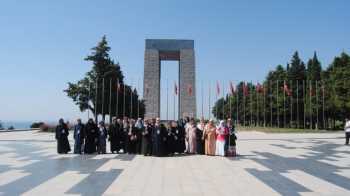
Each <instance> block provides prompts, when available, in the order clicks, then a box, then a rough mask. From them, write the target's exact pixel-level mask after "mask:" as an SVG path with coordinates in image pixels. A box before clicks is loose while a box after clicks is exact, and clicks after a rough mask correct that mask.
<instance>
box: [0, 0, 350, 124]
mask: <svg viewBox="0 0 350 196" xmlns="http://www.w3.org/2000/svg"><path fill="white" fill-rule="evenodd" d="M349 8H350V1H348V0H333V1H316V0H309V1H305V0H294V1H281V0H264V1H261V0H255V1H253V0H245V1H238V0H237V1H236V0H226V1H225V0H222V1H212V0H201V1H194V0H192V1H191V0H176V1H170V0H167V1H166V0H147V1H134V0H128V1H113V0H101V1H83V0H74V1H70V0H60V1H45V0H35V1H23V0H22V1H19V0H2V1H1V3H0V120H2V121H6V120H12V121H13V120H15V121H38V120H42V121H56V120H57V119H58V118H61V117H63V118H65V119H67V120H72V119H75V118H78V117H82V118H86V117H87V113H81V112H80V111H79V109H78V107H77V106H76V105H75V104H74V103H73V102H72V100H71V99H70V98H68V97H67V96H66V95H65V93H64V92H63V90H64V89H65V88H67V82H75V81H77V80H79V79H81V78H82V77H83V76H84V74H85V73H86V72H87V71H89V70H90V69H91V67H92V65H91V63H89V62H86V61H84V57H86V56H87V55H88V54H89V53H90V52H91V50H90V49H91V48H92V47H94V46H95V45H96V44H97V43H98V42H99V41H100V40H101V38H102V36H103V35H106V36H107V40H108V43H109V45H110V47H111V48H112V50H111V52H110V55H111V57H112V58H113V59H114V60H115V61H117V62H119V63H120V64H121V69H122V71H123V73H124V75H125V77H126V82H127V83H130V84H133V86H135V87H136V88H138V89H142V86H141V84H142V76H143V64H144V62H143V61H144V57H143V55H144V50H145V39H147V38H151V39H193V40H194V41H195V57H196V82H197V95H198V98H197V110H198V114H201V111H202V110H201V105H202V98H201V93H202V91H201V89H202V87H201V86H202V85H203V89H204V90H203V94H204V98H203V100H204V101H203V105H204V111H203V113H204V115H208V114H209V113H208V105H209V104H208V85H209V84H211V85H212V86H213V87H214V85H215V83H216V81H217V80H218V81H221V82H222V83H226V87H225V86H224V87H223V89H227V83H228V81H234V82H235V81H236V82H237V81H241V80H246V81H253V82H255V81H262V80H264V78H265V76H266V74H267V73H268V71H269V70H272V69H274V68H275V67H276V65H278V64H283V65H285V64H286V63H287V62H289V61H290V58H291V56H292V54H293V53H294V51H296V50H297V51H299V54H300V56H301V58H302V59H303V60H304V61H307V60H308V58H310V57H312V55H313V53H314V51H317V54H318V57H319V59H320V60H321V62H322V66H323V67H327V66H328V65H329V64H330V63H331V61H332V59H333V58H334V57H335V56H337V55H339V54H340V53H341V52H342V51H345V52H350V46H349V43H350V36H349V35H350V26H349V19H350V12H349ZM177 69H178V67H177V63H176V62H168V61H166V62H162V83H161V86H162V95H161V96H162V105H164V104H166V93H165V92H166V86H167V85H166V84H167V83H168V90H169V91H171V92H172V91H173V90H172V89H173V83H174V80H176V78H177V77H178V73H176V71H177ZM139 81H140V82H139ZM167 81H168V82H167ZM138 83H139V85H138ZM141 93H142V92H141ZM169 94H171V93H170V92H169ZM169 96H170V99H172V96H171V95H169ZM214 98H215V96H213V98H212V100H211V101H212V102H213V101H214V100H213V99H214ZM168 105H169V113H170V114H169V118H170V117H172V116H173V114H172V113H173V110H172V109H171V108H172V105H173V102H171V101H170V103H169V104H168ZM165 108H166V107H162V111H161V112H162V118H165V115H166V110H165Z"/></svg>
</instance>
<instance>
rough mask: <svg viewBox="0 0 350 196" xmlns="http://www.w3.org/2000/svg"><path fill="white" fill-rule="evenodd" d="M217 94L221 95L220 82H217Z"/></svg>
mask: <svg viewBox="0 0 350 196" xmlns="http://www.w3.org/2000/svg"><path fill="white" fill-rule="evenodd" d="M216 94H217V95H220V84H219V82H218V81H216Z"/></svg>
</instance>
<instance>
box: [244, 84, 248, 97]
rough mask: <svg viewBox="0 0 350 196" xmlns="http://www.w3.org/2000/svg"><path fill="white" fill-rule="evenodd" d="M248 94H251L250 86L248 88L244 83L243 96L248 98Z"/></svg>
mask: <svg viewBox="0 0 350 196" xmlns="http://www.w3.org/2000/svg"><path fill="white" fill-rule="evenodd" d="M248 94H249V90H248V86H247V84H246V83H245V82H244V83H243V95H244V96H245V97H246V96H248Z"/></svg>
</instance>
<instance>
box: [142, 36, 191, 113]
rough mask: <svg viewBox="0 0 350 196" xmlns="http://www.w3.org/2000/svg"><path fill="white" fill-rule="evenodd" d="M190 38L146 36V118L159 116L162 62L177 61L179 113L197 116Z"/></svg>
mask: <svg viewBox="0 0 350 196" xmlns="http://www.w3.org/2000/svg"><path fill="white" fill-rule="evenodd" d="M194 58H195V55H194V41H193V40H173V39H147V40H146V49H145V59H144V60H145V64H144V86H143V88H144V89H143V97H144V100H145V107H146V113H145V117H146V118H155V117H160V109H161V106H160V77H161V75H160V73H161V61H162V60H172V61H174V60H175V61H179V114H178V118H183V117H184V116H189V117H196V83H195V80H196V77H195V75H196V74H195V59H194Z"/></svg>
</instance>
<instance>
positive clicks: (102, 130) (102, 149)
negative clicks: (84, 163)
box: [97, 121, 107, 154]
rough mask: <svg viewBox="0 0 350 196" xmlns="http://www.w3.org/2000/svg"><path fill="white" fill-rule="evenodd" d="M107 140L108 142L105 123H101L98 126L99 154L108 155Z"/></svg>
mask: <svg viewBox="0 0 350 196" xmlns="http://www.w3.org/2000/svg"><path fill="white" fill-rule="evenodd" d="M106 140H107V129H106V127H105V123H104V122H103V121H101V122H100V123H99V124H98V143H97V153H98V154H106V146H107V145H106Z"/></svg>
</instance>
